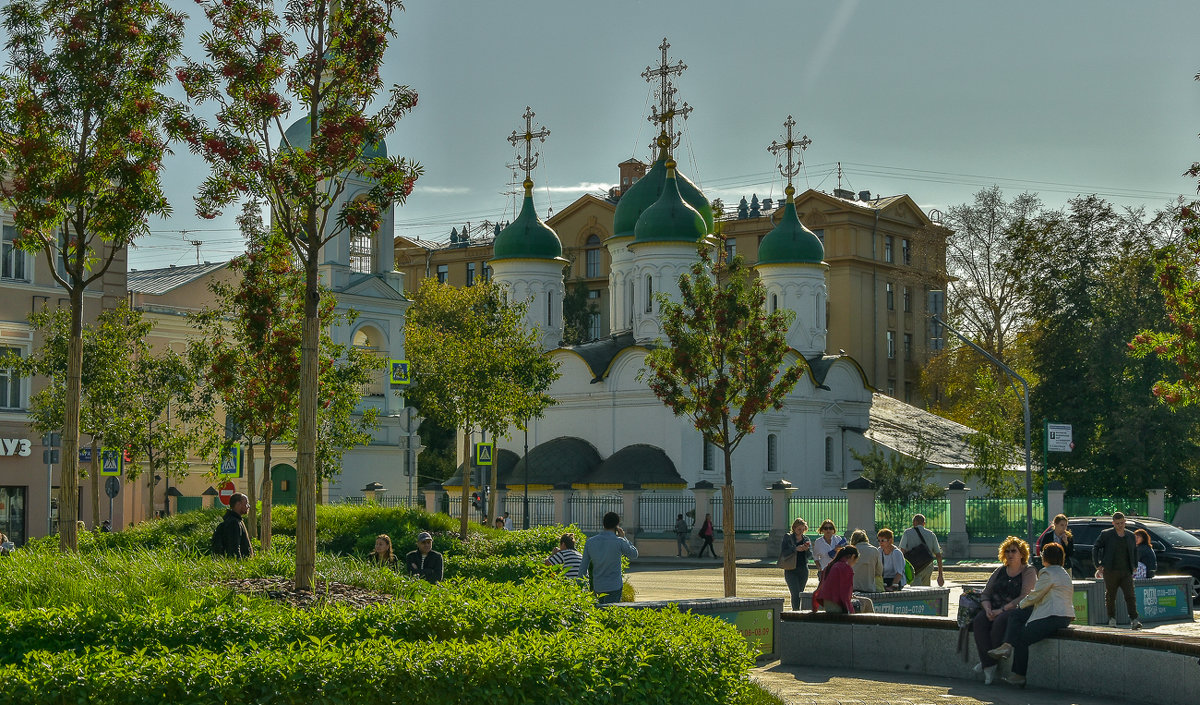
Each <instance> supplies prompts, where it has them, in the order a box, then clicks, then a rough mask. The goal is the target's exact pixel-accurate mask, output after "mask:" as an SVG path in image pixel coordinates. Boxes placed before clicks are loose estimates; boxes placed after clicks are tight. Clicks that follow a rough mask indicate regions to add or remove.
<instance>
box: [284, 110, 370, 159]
mask: <svg viewBox="0 0 1200 705" xmlns="http://www.w3.org/2000/svg"><path fill="white" fill-rule="evenodd" d="M310 132H311V130H310V129H309V127H308V118H307V117H305V118H301V119H299V120H297V121H296V122H294V123H293V124H292V126H291V127H289V128H288V129H287V131H286V132H284V133H283V134H284V136H285V137H286V138H287V141H286V142H280V143H279V148H280V149H284V148H285V147H286V146H287V145H289V144H290V145H291V146H292V147H293V148H298V149H308V147H309V145H310V144H311V143H312V142H311V139H310V134H309V133H310ZM362 156H363V159H375V158H376V157H386V156H387V145H386V144H384V143H383V140H380V141H378V142H376V143H375V144H367V145H363V148H362Z"/></svg>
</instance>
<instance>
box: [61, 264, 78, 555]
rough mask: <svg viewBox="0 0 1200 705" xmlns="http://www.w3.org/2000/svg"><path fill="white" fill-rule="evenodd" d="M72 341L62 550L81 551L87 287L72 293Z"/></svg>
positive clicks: (64, 450)
mask: <svg viewBox="0 0 1200 705" xmlns="http://www.w3.org/2000/svg"><path fill="white" fill-rule="evenodd" d="M70 299H71V340H70V342H69V343H68V344H67V388H66V391H65V397H66V398H65V399H64V405H65V407H66V408H65V409H64V413H63V433H62V474H61V477H60V478H59V482H58V486H59V490H58V547H59V550H60V551H63V552H67V551H78V550H79V534H78V531H77V529H78V526H77V525H76V524H75V519H76V517H77V515H78V514H79V405H80V396H81V395H82V393H83V286H82V285H78V286H76V287H75V288H73V289H71V290H70Z"/></svg>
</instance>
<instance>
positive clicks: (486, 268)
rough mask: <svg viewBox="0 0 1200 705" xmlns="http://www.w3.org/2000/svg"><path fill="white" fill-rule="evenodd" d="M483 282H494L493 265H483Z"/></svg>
mask: <svg viewBox="0 0 1200 705" xmlns="http://www.w3.org/2000/svg"><path fill="white" fill-rule="evenodd" d="M483 280H484V281H485V282H490V281H491V280H492V265H490V264H485V265H483Z"/></svg>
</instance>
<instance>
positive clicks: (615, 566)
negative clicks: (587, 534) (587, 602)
mask: <svg viewBox="0 0 1200 705" xmlns="http://www.w3.org/2000/svg"><path fill="white" fill-rule="evenodd" d="M603 523H604V531H602V532H600V533H598V534H596V535H595V536H593V537H591V538H590V539H588V540H587V543H585V544H584V545H583V560H581V561H580V566H579V579H580V580H581V581H582V580H587V577H588V575H589V574H590V575H591V576H592V592H594V593H596V595H597V596H598V597H599V598H600V604H604V603H608V602H620V601H621V583H622V580H621V556H627V557H629V558H637V555H638V551H637V549H636V548H634V546H633V544H631V543H629V539H627V538H625V532H624V531H622V530H621V517H620V516H618V515H617V513H616V512H608V513H607V514H605V515H604V520H603Z"/></svg>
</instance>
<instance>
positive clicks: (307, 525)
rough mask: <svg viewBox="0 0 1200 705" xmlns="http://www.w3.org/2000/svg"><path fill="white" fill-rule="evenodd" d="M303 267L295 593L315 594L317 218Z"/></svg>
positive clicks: (309, 226) (312, 219)
mask: <svg viewBox="0 0 1200 705" xmlns="http://www.w3.org/2000/svg"><path fill="white" fill-rule="evenodd" d="M306 230H307V234H308V243H309V248H308V252H307V254H308V259H307V261H306V262H305V263H304V264H305V266H304V328H303V331H302V335H301V338H300V400H299V404H300V408H299V425H298V429H297V432H296V436H297V438H296V466H297V467H296V589H297V590H312V589H313V585H314V580H313V579H314V577H315V572H316V562H317V504H316V503H317V456H316V445H317V353H318V352H319V350H320V343H321V341H320V327H321V321H320V320H319V319H318V316H317V314H318V304H320V301H321V292H320V290H319V289H318V288H317V251H318V248H317V247H316V246H315V243H317V242H318V236H317V227H316V216H315V214H312V213H310V214H309V222H308V224H307V226H306Z"/></svg>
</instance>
